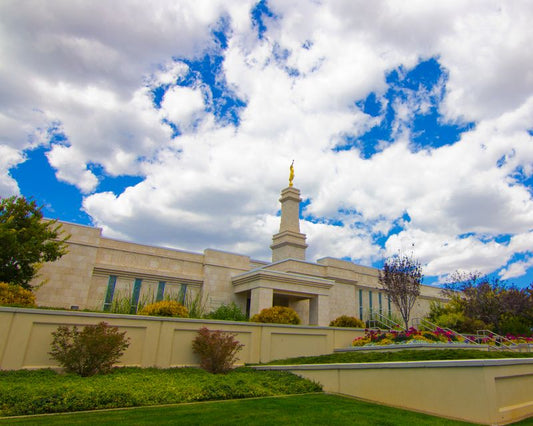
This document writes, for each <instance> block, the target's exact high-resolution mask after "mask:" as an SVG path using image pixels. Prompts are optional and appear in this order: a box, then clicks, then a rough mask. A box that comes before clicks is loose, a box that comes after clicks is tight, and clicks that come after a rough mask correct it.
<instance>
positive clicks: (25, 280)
mask: <svg viewBox="0 0 533 426" xmlns="http://www.w3.org/2000/svg"><path fill="white" fill-rule="evenodd" d="M41 209H42V207H38V206H37V204H36V203H35V201H33V200H31V201H28V200H26V199H25V198H24V197H15V196H13V197H9V198H2V199H0V281H3V282H7V283H10V284H15V285H19V286H21V287H23V288H25V289H29V290H31V285H30V281H31V280H32V279H33V278H34V277H35V276H36V275H37V271H38V269H39V267H40V265H41V264H42V263H43V262H52V261H54V260H57V259H59V258H60V257H61V256H63V255H64V254H65V253H66V241H67V239H68V238H69V237H70V236H62V235H61V234H62V232H61V225H58V224H57V221H54V220H43V214H42V213H41Z"/></svg>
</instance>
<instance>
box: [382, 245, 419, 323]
mask: <svg viewBox="0 0 533 426" xmlns="http://www.w3.org/2000/svg"><path fill="white" fill-rule="evenodd" d="M422 277H423V275H422V266H421V265H420V262H418V261H417V260H415V259H413V258H411V257H408V256H403V255H399V256H394V257H391V258H389V259H386V260H385V263H384V265H383V270H381V271H380V272H379V284H380V286H381V288H382V289H383V291H384V292H385V294H386V295H387V296H388V297H389V298H390V300H391V302H392V303H393V304H394V306H396V307H397V308H398V311H399V312H400V315H401V317H402V319H403V321H404V323H405V329H406V330H407V329H408V328H409V317H410V316H411V310H412V309H413V306H414V305H415V302H416V299H417V298H418V296H419V295H420V285H421V283H422Z"/></svg>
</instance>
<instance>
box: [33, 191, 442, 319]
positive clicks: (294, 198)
mask: <svg viewBox="0 0 533 426" xmlns="http://www.w3.org/2000/svg"><path fill="white" fill-rule="evenodd" d="M300 201H301V199H300V191H299V190H298V189H295V188H293V187H289V188H285V189H284V190H283V191H282V194H281V198H280V202H281V204H282V217H281V221H280V222H281V223H280V231H279V233H277V234H275V235H274V236H273V243H272V245H271V248H272V259H273V260H272V263H267V262H262V261H256V260H252V259H250V257H248V256H245V255H240V254H233V253H227V252H222V251H218V250H212V249H206V250H204V252H203V253H202V254H200V253H190V252H186V251H180V250H172V249H167V248H161V247H153V246H147V245H141V244H135V243H130V242H124V241H118V240H113V239H110V238H104V237H102V232H101V229H98V228H93V227H88V226H81V225H75V224H71V223H66V222H61V224H62V226H63V229H64V231H65V232H67V233H69V234H70V235H71V238H70V240H69V243H68V244H69V251H68V254H67V255H65V256H63V257H62V258H61V259H60V260H58V261H56V262H53V263H48V264H45V265H44V266H43V268H42V269H41V271H40V276H39V277H38V279H37V280H36V281H35V282H34V283H33V284H34V285H36V284H39V283H40V282H41V281H43V279H44V281H45V284H44V285H42V286H41V287H39V288H38V290H37V291H36V295H37V303H38V304H39V305H40V306H53V307H65V308H72V307H77V308H79V309H95V308H96V309H102V308H104V307H106V306H108V305H109V304H110V303H111V302H112V300H113V298H117V297H120V296H126V297H130V296H131V295H133V296H134V299H137V300H157V299H160V298H161V297H163V296H164V295H168V294H169V293H172V294H178V293H180V292H181V294H182V295H183V294H185V295H187V296H188V297H194V296H196V295H198V294H200V295H202V296H203V298H204V299H205V302H206V304H207V306H206V307H207V309H208V310H211V309H214V308H216V307H218V306H220V305H221V304H228V303H231V302H235V303H236V304H237V305H238V306H239V307H240V308H241V310H242V311H243V312H246V313H247V314H248V315H250V316H251V315H253V314H255V313H258V312H260V310H261V309H263V308H266V307H270V306H273V305H280V306H290V307H292V308H294V309H295V310H296V311H297V312H298V314H299V315H300V317H301V318H302V322H303V323H304V324H311V325H328V324H329V322H330V321H331V320H333V319H335V318H337V317H338V316H340V315H350V316H355V317H357V318H361V319H368V317H369V314H370V313H379V314H383V315H389V314H391V313H392V314H393V315H394V306H391V305H390V303H389V301H388V299H387V298H386V296H385V295H384V294H383V293H382V292H381V291H380V289H379V285H378V270H377V269H375V268H369V267H365V266H360V265H355V264H353V263H351V262H348V261H344V260H339V259H335V258H330V257H327V258H323V259H319V260H318V261H317V262H307V261H306V260H305V250H306V248H307V244H306V243H305V235H304V234H301V233H300V229H299V219H298V214H299V203H300ZM436 299H442V295H441V294H440V291H439V289H437V288H434V287H429V286H422V294H421V296H420V297H419V300H418V302H417V305H416V306H415V309H414V312H413V314H412V318H413V317H418V316H421V315H423V314H424V313H425V312H427V310H428V308H429V302H430V301H431V300H436Z"/></svg>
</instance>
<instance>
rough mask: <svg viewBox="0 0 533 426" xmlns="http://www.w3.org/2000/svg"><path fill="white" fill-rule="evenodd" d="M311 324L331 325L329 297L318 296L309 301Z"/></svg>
mask: <svg viewBox="0 0 533 426" xmlns="http://www.w3.org/2000/svg"><path fill="white" fill-rule="evenodd" d="M309 324H310V325H321V326H327V325H329V297H328V296H322V295H318V296H316V297H313V298H312V299H310V300H309Z"/></svg>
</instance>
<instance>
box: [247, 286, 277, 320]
mask: <svg viewBox="0 0 533 426" xmlns="http://www.w3.org/2000/svg"><path fill="white" fill-rule="evenodd" d="M273 298H274V290H272V289H271V288H264V287H257V288H254V289H252V291H251V297H250V317H252V316H253V315H255V314H258V313H259V312H261V310H262V309H265V308H271V307H272V299H273Z"/></svg>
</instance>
